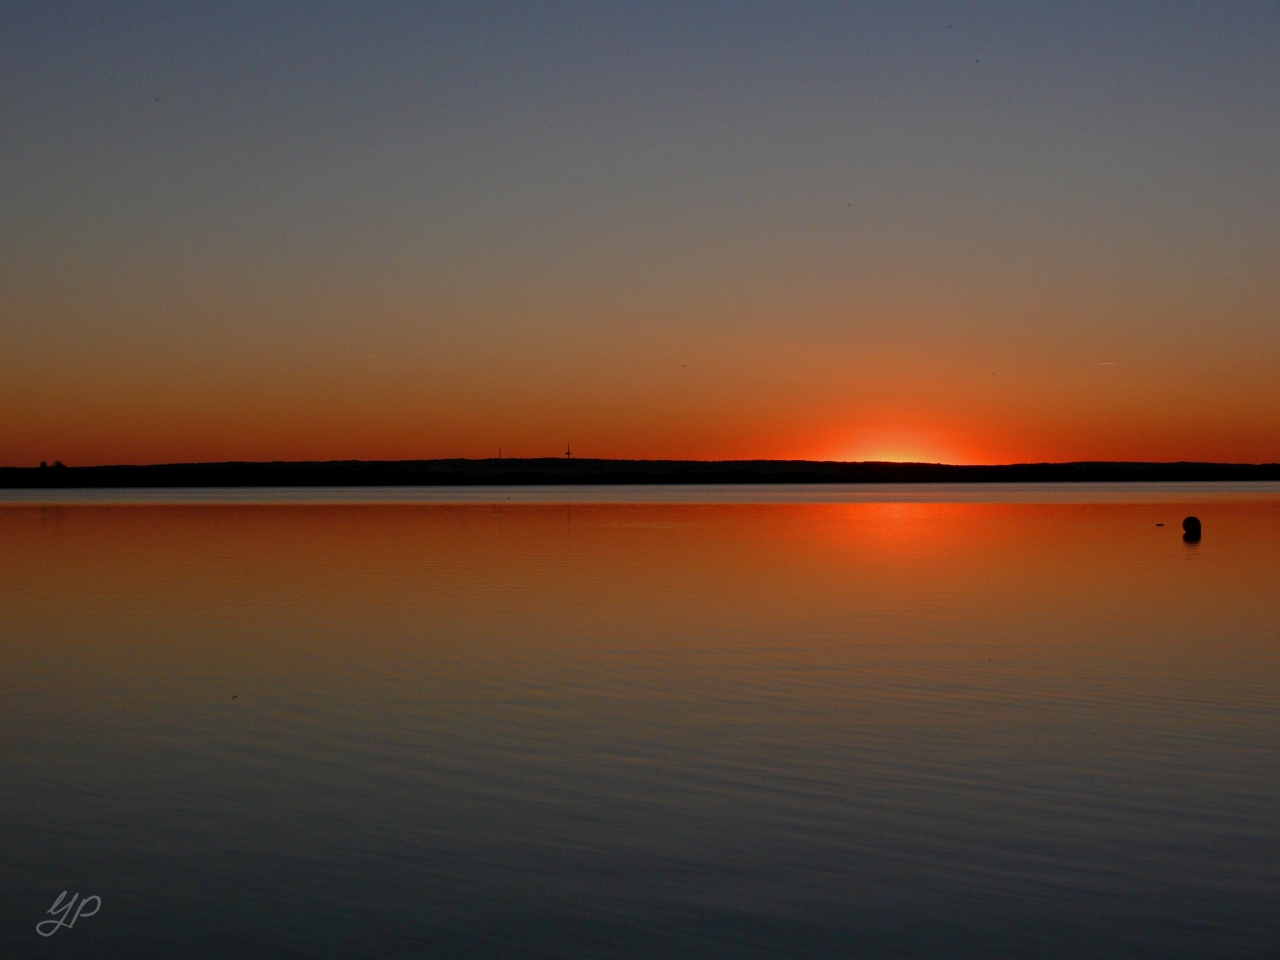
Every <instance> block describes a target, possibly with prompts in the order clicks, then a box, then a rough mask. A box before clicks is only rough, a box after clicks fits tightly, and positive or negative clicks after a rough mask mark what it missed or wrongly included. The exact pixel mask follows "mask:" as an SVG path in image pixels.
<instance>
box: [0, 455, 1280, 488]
mask: <svg viewBox="0 0 1280 960" xmlns="http://www.w3.org/2000/svg"><path fill="white" fill-rule="evenodd" d="M1178 480H1184V481H1185V480H1202V481H1203V480H1280V464H1275V463H1265V464H1248V463H1190V462H1178V463H1123V462H1087V461H1086V462H1079V463H1015V464H1004V465H988V466H958V465H954V464H945V463H886V462H877V461H869V462H860V463H846V462H841V461H816V460H591V459H576V458H575V459H572V460H570V459H566V458H551V457H547V458H541V459H512V458H507V459H490V460H327V461H292V462H284V461H275V462H271V463H244V462H229V463H164V464H151V465H145V466H130V465H120V466H98V467H64V466H61V465H55V466H53V467H0V488H8V489H17V488H71V487H89V488H95V487H98V488H100V487H340V486H488V485H493V486H513V485H546V484H560V485H564V484H658V483H664V484H693V483H696V484H711V483H733V484H742V483H1085V482H1099V481H1106V482H1136V481H1178Z"/></svg>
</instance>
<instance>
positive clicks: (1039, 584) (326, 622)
mask: <svg viewBox="0 0 1280 960" xmlns="http://www.w3.org/2000/svg"><path fill="white" fill-rule="evenodd" d="M1192 511H1196V512H1198V513H1199V514H1200V515H1201V516H1202V518H1204V519H1205V523H1206V537H1205V541H1204V542H1203V543H1202V544H1200V545H1199V546H1198V547H1196V548H1189V547H1187V546H1186V545H1185V544H1183V543H1182V542H1181V541H1180V539H1179V536H1180V530H1179V520H1180V519H1181V516H1182V515H1183V513H1184V512H1192ZM1160 521H1163V522H1164V523H1165V526H1164V527H1163V528H1157V527H1155V526H1154V524H1155V523H1156V522H1160ZM0 543H3V544H4V549H3V550H2V551H0V606H2V607H3V610H4V613H5V619H6V622H7V623H8V624H9V630H8V631H7V637H6V645H7V651H8V653H9V655H10V656H16V657H19V658H31V659H32V660H33V661H34V660H40V659H41V658H43V657H44V656H46V653H42V651H41V649H39V645H38V644H36V643H35V642H34V641H31V642H30V644H29V645H28V643H27V641H25V640H24V637H25V638H33V637H37V636H40V635H47V634H48V631H50V630H54V631H55V632H56V634H57V635H58V636H61V637H63V638H64V639H65V640H66V642H67V643H69V644H71V645H72V646H74V647H75V648H76V653H75V655H74V657H72V658H71V659H70V662H67V663H66V664H64V665H63V666H62V667H60V668H59V669H60V670H69V671H77V670H86V671H87V670H93V669H98V668H101V667H102V666H103V664H104V663H105V662H108V661H112V662H115V663H116V664H117V667H118V668H120V669H123V670H126V672H128V671H130V670H138V671H141V672H142V673H143V674H148V675H155V676H157V677H160V676H162V675H163V672H164V669H173V670H177V669H179V664H180V663H182V662H184V660H185V659H186V658H194V660H195V661H196V662H198V663H200V664H203V667H202V668H203V669H209V670H213V671H214V672H217V670H218V669H219V667H218V664H219V663H222V662H231V661H235V662H240V663H241V664H242V665H243V664H244V663H254V664H256V667H255V669H264V670H268V671H278V672H283V671H286V670H287V669H291V668H292V667H290V666H289V665H290V664H292V665H293V666H297V664H298V663H306V662H313V664H314V665H315V666H316V667H317V668H321V667H323V668H324V669H333V670H338V671H343V670H347V671H350V670H355V671H359V670H361V669H371V668H370V667H369V665H370V664H376V663H388V662H393V661H395V660H397V659H398V658H408V659H410V660H418V659H420V658H422V657H428V658H435V657H440V658H443V659H442V663H445V664H452V665H453V667H457V666H458V665H459V664H462V663H467V664H470V667H469V668H468V669H471V668H479V665H481V664H483V663H484V662H485V661H486V659H488V658H498V659H499V660H505V661H507V662H518V663H519V664H521V665H522V668H524V669H529V670H532V671H535V672H536V671H538V670H546V669H553V668H554V669H563V668H565V667H566V665H568V664H570V663H571V661H572V660H573V658H576V657H583V656H588V657H624V658H626V657H635V658H637V662H641V663H642V662H643V660H644V658H645V657H656V658H658V660H661V661H662V662H673V661H674V662H679V663H681V664H683V667H682V669H684V670H693V671H695V672H696V671H698V670H706V669H711V668H712V665H714V664H716V663H725V662H729V661H734V660H738V659H741V658H743V657H748V658H754V659H756V660H759V661H760V662H775V663H794V664H804V665H808V666H813V665H815V664H817V665H820V664H821V663H822V662H824V661H828V660H830V661H846V660H847V659H848V658H851V657H852V658H855V659H856V658H861V659H864V660H866V661H868V662H874V661H878V660H894V661H901V660H904V659H906V660H910V659H912V658H917V659H918V658H926V659H927V658H936V657H937V656H939V655H942V654H940V653H939V651H940V650H944V649H945V651H947V652H946V653H945V656H947V657H953V656H961V653H960V652H957V651H960V650H961V648H963V647H965V646H966V645H967V646H968V647H969V648H970V652H972V651H974V650H977V649H979V648H981V649H982V650H987V649H989V648H992V647H994V648H998V649H999V650H1000V652H1001V654H1002V656H1005V657H1006V658H1008V657H1010V656H1013V655H1015V654H1016V656H1017V657H1018V658H1022V659H1024V660H1026V661H1028V662H1031V661H1052V660H1055V659H1058V658H1062V657H1067V656H1072V655H1082V656H1090V657H1103V658H1104V659H1107V660H1110V661H1128V662H1129V664H1130V666H1129V667H1127V668H1126V669H1127V670H1130V669H1131V670H1136V671H1138V672H1141V671H1142V670H1143V669H1144V666H1143V664H1144V663H1146V664H1149V665H1150V666H1151V669H1157V670H1167V669H1170V668H1171V666H1170V665H1171V664H1175V663H1178V664H1181V665H1182V666H1181V667H1180V668H1179V669H1186V670H1193V669H1194V670H1199V669H1202V668H1211V664H1212V662H1215V661H1220V660H1221V658H1223V657H1227V656H1247V657H1251V658H1252V657H1260V658H1261V659H1262V661H1263V662H1265V663H1266V664H1267V665H1268V669H1270V668H1271V667H1273V666H1274V653H1275V651H1274V641H1275V639H1276V636H1275V634H1276V630H1275V629H1274V628H1275V625H1276V623H1277V614H1276V610H1277V609H1280V603H1277V588H1276V582H1277V579H1278V578H1277V577H1276V572H1277V571H1278V570H1280V512H1278V511H1277V508H1276V506H1275V505H1274V504H1269V503H1268V504H1256V503H1214V504H1211V505H1206V504H1202V505H1199V506H1197V505H1195V504H1182V505H1177V506H1168V505H1159V504H1131V505H1124V506H1112V505H1082V504H1070V505H1061V504H1059V505H1024V504H1017V505H1010V504H836V505H768V506H749V505H675V506H673V505H621V506H619V505H581V504H576V505H572V506H567V505H563V504H560V505H520V506H507V507H499V506H488V505H485V506H475V505H465V506H456V505H454V506H440V505H432V506H421V505H413V506H404V505H385V506H324V507H316V506H292V507H280V506H202V507H191V506H164V507H131V506H130V507H120V506H116V507H82V506H77V507H43V508H37V507H15V508H6V509H3V510H0ZM1268 631H1269V632H1268ZM797 638H799V639H797ZM1118 638H1123V640H1122V641H1121V639H1118ZM1210 641H1211V645H1210ZM209 645H212V646H209ZM957 645H959V646H957ZM47 655H48V656H53V655H54V653H53V652H48V653H47ZM57 655H58V656H60V657H61V656H65V655H66V651H65V650H61V651H60V652H58V653H57ZM966 655H967V654H966ZM166 664H167V665H168V666H167V668H166V667H165V666H164V665H166ZM325 665H327V666H325ZM362 665H363V666H362ZM1041 666H1043V663H1041Z"/></svg>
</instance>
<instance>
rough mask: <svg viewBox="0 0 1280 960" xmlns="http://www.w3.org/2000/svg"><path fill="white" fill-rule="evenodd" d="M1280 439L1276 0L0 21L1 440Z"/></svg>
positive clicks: (165, 9)
mask: <svg viewBox="0 0 1280 960" xmlns="http://www.w3.org/2000/svg"><path fill="white" fill-rule="evenodd" d="M566 443H571V444H572V447H573V452H574V454H575V455H576V456H584V457H627V458H631V457H635V458H694V459H737V458H782V459H799V458H803V459H836V460H868V459H887V460H927V461H946V462H956V463H1002V462H1027V461H1046V460H1050V461H1063V460H1219V461H1240V462H1273V461H1276V460H1280V3H1278V2H1276V0H1257V2H1238V3H1225V2H1213V3H1210V2H1196V3H1188V2H1159V3H1154V2H1153V3H1143V2H1126V3H1114V2H1108V3H1087V2H1082V3H1070V4H1026V3H1012V2H1008V3H979V2H972V3H970V2H951V3H912V2H869V0H844V2H838V3H837V2H831V3H824V2H806V3H799V4H797V3H794V2H787V3H752V2H735V3H715V2H698V3H640V2H633V3H625V4H615V3H607V2H593V3H568V2H565V3H537V2H527V3H512V4H506V3H501V2H486V3H477V4H461V3H456V2H453V3H442V4H432V3H424V2H417V3H377V2H366V3H359V4H356V3H352V4H342V3H321V2H308V3H289V2H279V3H272V4H259V3H243V4H242V3H235V2H224V3H217V4H205V3H198V2H193V3H184V4H172V3H129V2H120V3H61V2H31V3H26V2H14V0H6V2H0V464H5V465H15V466H23V465H34V464H36V463H38V462H39V461H41V460H47V461H49V462H52V461H54V460H55V459H58V460H62V461H64V462H66V463H68V464H95V463H154V462H171V461H190V460H199V461H210V460H242V459H243V460H280V459H283V460H293V459H346V458H361V459H399V458H430V457H489V456H496V455H498V453H499V450H500V449H501V451H502V454H503V455H504V456H521V457H523V456H555V455H563V452H564V449H565V445H566Z"/></svg>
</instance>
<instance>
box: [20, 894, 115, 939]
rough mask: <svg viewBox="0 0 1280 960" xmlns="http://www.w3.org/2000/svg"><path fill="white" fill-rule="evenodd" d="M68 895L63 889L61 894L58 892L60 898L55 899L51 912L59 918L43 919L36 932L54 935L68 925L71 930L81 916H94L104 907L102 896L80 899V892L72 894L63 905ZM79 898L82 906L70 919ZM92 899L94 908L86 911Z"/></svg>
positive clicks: (48, 935) (43, 935) (43, 934)
mask: <svg viewBox="0 0 1280 960" xmlns="http://www.w3.org/2000/svg"><path fill="white" fill-rule="evenodd" d="M66 895H67V891H65V890H63V891H62V892H61V893H60V894H58V899H57V900H55V901H53V906H52V907H50V908H49V913H51V914H53V915H54V916H55V917H57V918H58V919H56V920H42V921H40V922H39V923H37V924H36V933H38V934H40V936H42V937H52V936H53V935H54V934H55V933H57V932H58V931H59V930H61V929H62V928H63V927H66V928H67V929H68V930H70V929H71V928H72V927H74V926H75V925H76V921H77V920H79V919H80V918H81V917H92V916H93V915H94V914H95V913H97V912H98V911H99V910H100V909H101V908H102V898H101V897H85V898H84V899H83V900H80V894H78V893H73V894H72V895H71V899H70V900H68V901H67V904H66V906H63V905H62V900H63V898H64V897H65V896H66ZM77 900H80V906H79V907H77V908H76V912H75V916H73V917H71V919H70V920H68V919H67V917H68V915H70V913H71V908H72V907H74V906H75V905H76V901H77ZM91 900H92V901H93V909H92V910H90V911H89V912H88V913H85V912H84V908H85V907H87V906H88V905H89V901H91ZM46 928H48V929H46Z"/></svg>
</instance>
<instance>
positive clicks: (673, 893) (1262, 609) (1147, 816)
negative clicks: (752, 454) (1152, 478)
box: [0, 484, 1280, 957]
mask: <svg viewBox="0 0 1280 960" xmlns="http://www.w3.org/2000/svg"><path fill="white" fill-rule="evenodd" d="M647 489H648V495H647V496H646V497H645V498H644V499H647V500H649V501H650V502H629V503H628V502H601V501H602V500H604V499H615V500H616V499H617V496H616V495H617V491H603V492H602V491H600V490H599V489H598V488H597V489H595V490H585V491H584V490H580V491H578V492H576V493H575V492H572V491H569V492H566V491H563V490H561V491H558V492H548V491H546V490H545V489H544V490H539V491H535V492H533V493H525V494H522V493H520V492H519V491H505V492H500V493H501V495H502V496H506V495H513V496H515V497H516V499H513V500H512V501H505V500H502V501H498V499H497V498H498V495H499V494H498V493H490V494H489V496H488V497H487V500H488V502H486V501H485V498H477V497H476V491H474V490H468V491H456V492H455V493H454V495H453V496H449V495H448V494H447V491H446V492H445V493H443V494H442V493H441V492H440V491H430V492H427V493H424V494H422V495H420V496H419V497H417V498H416V499H415V498H414V497H412V496H409V495H407V494H406V491H404V490H403V489H400V490H396V491H393V492H389V493H384V492H379V491H369V490H362V491H354V492H337V493H335V492H333V491H329V492H328V493H327V495H321V496H317V495H316V492H315V491H307V492H301V493H299V492H291V491H283V492H282V491H274V492H273V493H272V496H269V497H264V496H259V497H258V499H257V501H256V502H255V501H254V500H253V498H252V497H245V496H244V495H243V494H242V493H232V494H230V495H226V496H222V497H218V496H216V495H212V494H207V493H197V494H196V495H192V493H191V492H190V491H183V492H174V491H170V492H167V493H166V492H145V493H139V494H136V495H133V494H125V495H121V494H120V493H119V492H115V494H114V495H113V496H104V495H102V494H100V493H95V494H92V495H90V494H76V493H69V494H63V493H62V492H59V493H58V494H54V495H53V496H60V497H61V498H62V499H61V502H54V501H51V500H50V499H48V498H49V497H50V496H51V495H50V494H49V492H48V491H42V492H40V495H39V496H38V497H36V498H34V500H32V499H31V498H28V500H27V502H22V498H20V497H13V498H11V499H10V500H8V501H7V503H6V505H3V506H0V644H2V646H0V651H2V657H3V660H2V663H3V667H2V672H0V697H2V698H3V699H2V702H3V710H4V723H3V727H0V756H3V762H4V776H3V778H0V779H2V782H0V830H2V831H3V837H4V848H5V856H4V857H3V858H2V859H0V890H2V891H3V897H0V947H3V952H4V953H5V954H6V955H13V956H37V957H38V956H50V957H52V956H66V957H152V956H154V957H173V956H183V957H235V956H253V955H262V956H272V955H274V956H288V957H352V956H378V957H400V956H403V957H423V956H431V957H515V956H521V957H538V956H547V957H551V956H600V957H605V956H608V957H642V956H645V957H647V956H654V957H687V956H724V957H753V956H755V957H810V956H831V957H835V956H869V957H877V956H884V957H897V956H903V957H907V956H923V955H929V956H940V957H992V956H994V957H1001V956H1009V957H1015V956H1048V957H1054V956H1061V957H1077V956H1082V955H1093V956H1107V957H1207V956H1213V957H1265V956H1273V955H1274V950H1275V948H1276V947H1277V946H1280V937H1278V936H1277V934H1278V933H1280V922H1278V917H1280V913H1278V912H1277V906H1278V905H1280V816H1278V814H1277V810H1280V701H1278V697H1277V694H1280V490H1277V489H1276V488H1275V487H1274V486H1272V487H1270V488H1268V487H1267V486H1265V485H1263V486H1259V487H1255V488H1250V489H1244V488H1242V487H1241V486H1240V485H1228V484H1224V485H1216V486H1215V485H1186V484H1184V485H1168V486H1155V485H1133V486H1129V487H1126V488H1124V489H1123V490H1120V491H1108V490H1106V489H1101V488H1095V489H1093V490H1091V491H1090V490H1081V489H1070V490H1066V491H1059V492H1055V491H1053V490H1045V489H1043V488H1037V489H1036V490H1031V491H1021V490H1016V489H1015V490H1009V491H1006V496H1005V498H1004V499H1003V500H1002V499H1001V498H1000V496H999V492H998V491H979V490H975V489H973V488H970V489H967V490H965V489H960V490H956V489H938V490H934V491H932V492H929V491H924V494H925V495H922V491H921V490H920V489H904V488H895V489H887V490H885V489H882V490H881V491H880V492H878V493H877V492H876V491H870V492H869V491H867V490H865V489H862V490H857V491H853V492H852V493H849V494H847V495H845V496H843V497H840V496H838V495H835V492H833V491H831V490H829V489H821V490H818V491H816V492H814V493H813V495H811V496H809V497H807V498H806V497H804V496H801V495H798V494H797V491H795V490H793V489H792V490H783V491H780V492H778V493H776V494H775V493H771V492H769V491H767V490H766V491H760V490H755V491H754V495H753V496H751V497H743V496H741V494H742V493H743V491H742V489H741V488H736V489H733V490H731V491H730V492H728V493H717V491H716V490H707V489H705V488H704V490H703V492H702V493H700V494H697V495H696V496H695V495H693V494H692V493H691V492H690V491H687V490H685V491H676V492H674V493H672V492H669V493H667V495H666V497H665V499H667V500H668V501H683V502H657V501H661V500H662V499H664V498H663V495H662V491H661V490H654V488H647ZM668 490H669V488H668ZM748 492H750V491H748ZM553 498H554V499H553ZM636 499H639V498H638V497H637V498H636ZM805 499H807V500H808V501H809V502H802V501H804V500H805ZM732 500H740V501H744V502H729V501H732ZM752 500H753V501H754V502H745V501H752ZM819 501H820V502H819ZM1189 513H1195V514H1197V515H1198V516H1200V517H1201V519H1202V520H1203V521H1204V539H1203V541H1202V542H1200V543H1198V544H1187V543H1184V542H1183V541H1182V538H1181V529H1180V522H1181V519H1182V517H1183V516H1185V515H1187V514H1189ZM1161 523H1163V524H1164V526H1157V524H1161ZM64 889H69V890H71V891H72V892H77V891H78V892H80V893H82V894H84V895H90V894H94V895H99V896H101V897H102V901H103V903H102V909H101V911H100V912H99V913H98V914H97V915H96V916H93V917H86V918H84V919H82V920H81V921H79V922H78V923H77V924H76V926H75V927H74V928H73V929H70V930H67V929H63V930H61V931H59V932H58V933H56V934H55V935H54V936H53V937H50V938H47V939H45V938H41V937H38V936H37V935H36V932H35V925H36V923H37V922H39V921H41V920H44V919H47V914H46V913H45V911H46V910H47V909H48V908H49V907H50V905H51V904H52V903H53V900H54V898H55V897H56V896H57V894H58V893H59V892H60V891H62V890H64Z"/></svg>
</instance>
